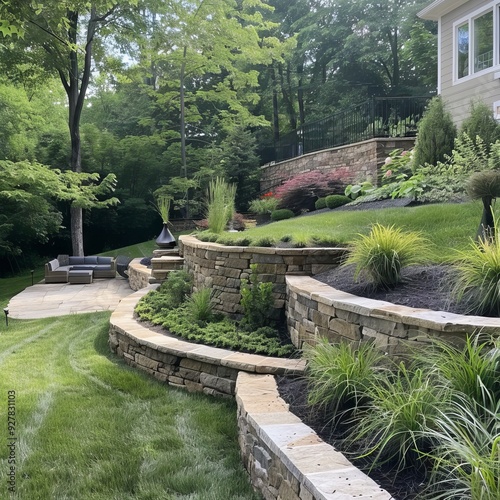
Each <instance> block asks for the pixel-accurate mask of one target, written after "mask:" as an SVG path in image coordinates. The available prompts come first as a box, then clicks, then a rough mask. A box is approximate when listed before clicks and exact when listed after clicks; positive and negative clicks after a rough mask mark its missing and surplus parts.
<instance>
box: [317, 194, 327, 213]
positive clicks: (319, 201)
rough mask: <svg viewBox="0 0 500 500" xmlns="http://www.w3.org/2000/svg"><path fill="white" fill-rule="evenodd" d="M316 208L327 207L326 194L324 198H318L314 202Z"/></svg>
mask: <svg viewBox="0 0 500 500" xmlns="http://www.w3.org/2000/svg"><path fill="white" fill-rule="evenodd" d="M314 208H316V210H321V209H323V208H326V196H324V197H322V198H318V199H317V200H316V201H315V202H314Z"/></svg>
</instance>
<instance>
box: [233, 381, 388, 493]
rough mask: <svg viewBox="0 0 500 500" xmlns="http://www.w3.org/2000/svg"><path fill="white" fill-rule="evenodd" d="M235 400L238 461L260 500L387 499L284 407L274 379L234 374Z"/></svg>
mask: <svg viewBox="0 0 500 500" xmlns="http://www.w3.org/2000/svg"><path fill="white" fill-rule="evenodd" d="M236 402H237V404H238V429H239V444H240V450H241V456H242V459H243V465H244V466H245V468H246V469H247V471H248V472H249V474H250V478H251V481H252V484H253V486H254V488H256V489H257V490H258V491H260V492H261V493H262V495H263V497H264V498H265V499H266V500H281V499H286V500H327V499H334V498H338V499H347V498H371V499H377V500H390V499H391V498H392V497H391V495H390V494H389V493H388V492H387V491H385V490H384V489H382V488H381V487H380V486H379V485H377V484H376V483H375V481H373V480H372V479H370V478H369V477H368V476H366V475H365V474H364V473H363V472H361V471H360V470H358V469H357V468H356V467H355V466H354V465H353V464H352V463H351V462H349V461H348V460H347V459H346V458H345V457H344V455H342V453H340V452H338V451H336V450H335V449H334V448H333V447H332V446H330V445H329V444H326V443H325V442H324V441H322V440H321V439H320V438H319V437H318V436H317V435H316V433H315V432H314V431H313V430H312V429H311V428H310V427H308V426H307V425H305V424H304V423H302V422H301V420H300V419H299V418H298V417H297V416H295V415H294V414H293V413H291V412H289V411H288V405H287V404H286V403H285V402H284V401H283V400H282V399H281V398H280V397H279V394H278V391H277V387H276V381H275V379H274V377H271V376H269V375H250V374H247V373H240V374H239V375H238V379H237V381H236Z"/></svg>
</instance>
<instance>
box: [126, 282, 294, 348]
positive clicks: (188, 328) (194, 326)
mask: <svg viewBox="0 0 500 500" xmlns="http://www.w3.org/2000/svg"><path fill="white" fill-rule="evenodd" d="M159 290H160V289H158V290H154V291H151V292H149V293H148V294H147V295H145V296H144V297H143V298H142V299H141V300H140V301H139V302H138V304H137V306H136V308H135V312H136V313H137V315H138V316H139V318H140V319H141V320H142V321H149V322H150V323H152V324H153V325H159V326H162V327H163V328H165V329H166V330H168V331H169V332H171V333H173V334H174V335H177V336H179V337H182V338H184V339H186V340H189V341H192V342H196V343H203V344H207V345H212V346H215V347H222V348H226V349H232V350H236V351H244V352H251V353H255V354H263V355H267V356H277V357H292V356H293V355H294V353H295V351H296V349H295V347H294V346H293V345H292V344H290V343H283V342H282V340H281V339H280V336H279V332H278V331H277V330H275V329H274V328H271V327H264V328H259V329H258V330H255V331H253V332H247V331H244V330H242V329H240V328H238V324H237V323H236V322H234V321H232V320H231V319H229V318H228V317H226V316H223V315H221V314H214V319H213V321H210V322H202V321H195V320H193V317H192V314H191V311H190V310H189V307H188V305H187V304H186V303H183V304H181V305H180V306H178V307H175V308H171V307H168V306H167V307H165V306H164V305H165V301H164V300H163V299H162V294H161V291H159Z"/></svg>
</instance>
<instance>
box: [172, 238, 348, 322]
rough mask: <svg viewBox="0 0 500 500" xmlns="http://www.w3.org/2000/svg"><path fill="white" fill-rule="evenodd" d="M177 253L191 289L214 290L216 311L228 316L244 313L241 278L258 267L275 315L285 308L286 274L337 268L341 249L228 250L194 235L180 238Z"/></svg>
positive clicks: (246, 248)
mask: <svg viewBox="0 0 500 500" xmlns="http://www.w3.org/2000/svg"><path fill="white" fill-rule="evenodd" d="M179 251H180V254H181V255H182V256H183V257H184V263H185V267H186V269H187V270H188V271H189V272H191V273H192V274H193V276H194V287H195V289H199V288H203V287H206V288H210V289H211V290H212V291H213V298H214V303H215V308H216V309H217V310H219V311H222V312H224V313H226V314H229V315H233V316H234V315H239V314H241V313H242V312H243V310H242V308H241V306H240V300H241V294H240V286H241V280H242V279H248V278H249V277H250V273H251V270H250V264H257V265H258V272H259V279H260V280H261V281H263V282H272V283H273V285H274V286H273V294H274V306H275V308H276V311H277V314H278V313H279V311H282V310H283V309H284V304H285V297H286V285H285V275H292V274H296V275H297V274H299V275H304V274H306V275H311V274H312V275H314V274H318V273H320V272H323V271H326V270H328V269H331V268H332V267H336V266H338V264H339V262H340V260H341V258H342V256H343V255H344V253H345V249H343V248H321V249H319V248H264V247H228V246H224V245H218V244H216V243H205V242H201V241H199V240H198V239H197V238H195V237H194V236H181V237H180V238H179Z"/></svg>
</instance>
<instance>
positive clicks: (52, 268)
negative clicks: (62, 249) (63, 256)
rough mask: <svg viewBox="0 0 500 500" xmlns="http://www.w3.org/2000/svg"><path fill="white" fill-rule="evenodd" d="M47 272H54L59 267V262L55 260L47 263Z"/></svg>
mask: <svg viewBox="0 0 500 500" xmlns="http://www.w3.org/2000/svg"><path fill="white" fill-rule="evenodd" d="M48 266H49V270H50V271H55V270H56V269H57V268H58V267H59V261H58V260H57V259H52V260H51V261H50V262H49V263H48Z"/></svg>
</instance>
